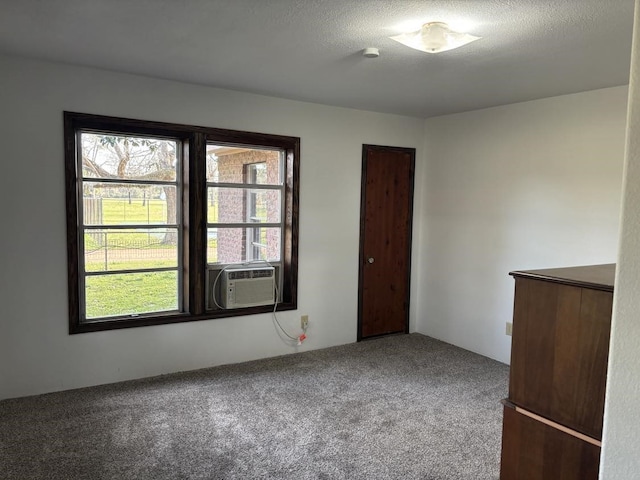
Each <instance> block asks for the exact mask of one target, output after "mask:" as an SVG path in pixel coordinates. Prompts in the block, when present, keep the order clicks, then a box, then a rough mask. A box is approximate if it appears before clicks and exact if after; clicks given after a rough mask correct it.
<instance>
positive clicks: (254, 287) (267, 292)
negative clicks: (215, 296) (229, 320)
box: [220, 266, 275, 308]
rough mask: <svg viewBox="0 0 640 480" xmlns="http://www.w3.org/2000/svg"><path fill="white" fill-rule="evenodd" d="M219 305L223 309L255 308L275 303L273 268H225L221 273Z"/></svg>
mask: <svg viewBox="0 0 640 480" xmlns="http://www.w3.org/2000/svg"><path fill="white" fill-rule="evenodd" d="M220 286H221V288H220V297H221V302H220V305H221V306H222V307H223V308H244V307H257V306H259V305H273V304H274V303H275V300H274V293H275V272H274V268H273V267H266V266H265V267H251V268H249V267H239V268H227V269H226V270H224V271H223V272H222V280H221V285H220Z"/></svg>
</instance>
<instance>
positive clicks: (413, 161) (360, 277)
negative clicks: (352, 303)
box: [357, 143, 416, 342]
mask: <svg viewBox="0 0 640 480" xmlns="http://www.w3.org/2000/svg"><path fill="white" fill-rule="evenodd" d="M370 150H384V151H393V152H400V153H408V154H409V155H410V157H411V166H410V175H411V179H410V185H409V198H410V199H411V201H410V202H409V232H408V234H407V239H408V251H407V255H408V260H409V261H408V262H407V287H408V288H407V298H406V299H405V303H406V305H407V314H406V318H405V325H404V332H403V333H405V334H406V333H409V316H410V306H411V304H410V299H411V261H412V259H413V248H412V247H413V201H414V198H413V197H414V190H415V188H414V187H415V178H416V149H415V148H406V147H391V146H385V145H372V144H366V143H363V144H362V173H361V176H362V178H361V186H360V253H359V262H360V263H359V266H358V332H357V341H358V342H360V341H362V340H368V339H372V338H378V336H370V337H366V338H363V337H362V303H363V298H362V297H363V290H362V287H363V280H364V267H365V261H366V259H365V252H364V232H365V208H366V205H367V203H366V202H367V199H366V196H367V195H366V193H367V191H366V183H367V153H368V151H370Z"/></svg>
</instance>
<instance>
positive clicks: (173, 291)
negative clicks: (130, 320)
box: [86, 272, 178, 318]
mask: <svg viewBox="0 0 640 480" xmlns="http://www.w3.org/2000/svg"><path fill="white" fill-rule="evenodd" d="M177 286H178V281H177V272H141V273H130V274H114V275H100V276H88V277H86V304H87V307H86V310H87V312H86V313H87V318H100V317H110V316H115V315H131V314H143V313H149V312H162V311H171V310H177V309H178V297H177V291H178V288H177Z"/></svg>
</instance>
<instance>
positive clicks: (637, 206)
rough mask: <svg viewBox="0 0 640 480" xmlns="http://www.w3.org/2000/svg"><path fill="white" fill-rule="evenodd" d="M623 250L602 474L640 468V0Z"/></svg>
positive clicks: (613, 479)
mask: <svg viewBox="0 0 640 480" xmlns="http://www.w3.org/2000/svg"><path fill="white" fill-rule="evenodd" d="M628 120H629V122H628V129H627V150H626V161H625V179H624V195H623V199H622V226H621V235H620V252H619V256H618V268H617V272H616V285H615V292H614V306H613V323H612V328H611V343H610V350H609V371H608V382H607V383H608V384H607V395H606V404H605V412H604V433H603V442H602V458H601V468H600V478H601V479H603V480H631V479H636V478H638V475H639V473H638V472H640V455H639V454H638V444H639V442H640V416H638V403H639V401H640V351H639V345H640V318H639V312H640V294H639V292H640V255H639V254H638V253H639V252H640V1H636V10H635V24H634V40H633V54H632V64H631V85H630V92H629V118H628Z"/></svg>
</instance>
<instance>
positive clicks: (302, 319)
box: [300, 315, 309, 330]
mask: <svg viewBox="0 0 640 480" xmlns="http://www.w3.org/2000/svg"><path fill="white" fill-rule="evenodd" d="M308 326H309V315H302V316H301V317H300V328H302V329H303V330H306V329H307V327H308Z"/></svg>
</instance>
